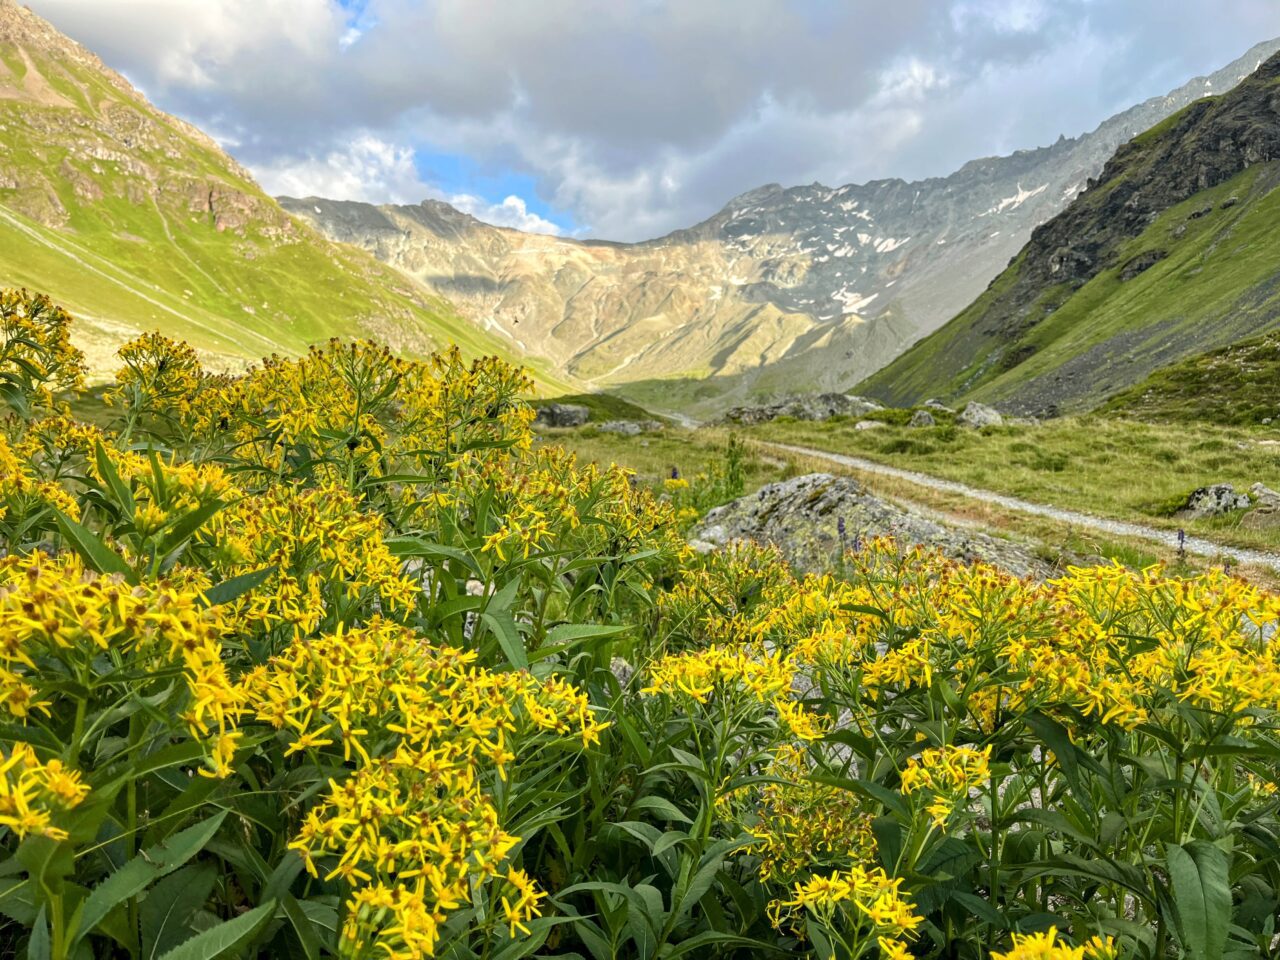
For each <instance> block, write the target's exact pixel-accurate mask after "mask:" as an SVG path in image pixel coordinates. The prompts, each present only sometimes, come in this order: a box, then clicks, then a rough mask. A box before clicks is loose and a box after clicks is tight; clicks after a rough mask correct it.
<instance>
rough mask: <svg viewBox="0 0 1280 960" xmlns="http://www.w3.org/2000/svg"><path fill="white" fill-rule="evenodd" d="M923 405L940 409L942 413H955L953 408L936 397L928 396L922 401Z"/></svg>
mask: <svg viewBox="0 0 1280 960" xmlns="http://www.w3.org/2000/svg"><path fill="white" fill-rule="evenodd" d="M924 406H926V407H928V408H929V409H930V410H940V411H941V412H943V413H955V410H954V409H952V408H951V407H948V406H947V405H946V404H945V403H943V402H942V401H941V400H939V399H938V398H937V397H930V398H929V399H928V400H926V401H925V402H924Z"/></svg>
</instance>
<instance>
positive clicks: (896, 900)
mask: <svg viewBox="0 0 1280 960" xmlns="http://www.w3.org/2000/svg"><path fill="white" fill-rule="evenodd" d="M901 887H902V880H901V879H900V878H894V877H890V876H888V875H887V874H886V873H885V872H884V871H883V870H881V869H880V868H879V867H874V868H872V869H867V868H865V867H862V866H854V867H851V868H850V869H849V870H845V871H836V872H835V873H832V874H829V875H825V876H815V877H813V878H811V879H810V880H808V881H806V882H804V883H796V884H795V886H794V887H793V888H792V894H793V896H792V898H791V899H790V900H775V901H773V902H772V903H770V905H769V916H770V919H771V920H772V921H773V925H774V926H775V927H777V928H779V929H781V928H782V927H783V926H784V925H785V924H786V923H788V922H791V923H793V924H795V923H796V922H797V920H798V917H799V916H800V915H803V914H805V913H808V914H809V915H811V916H812V917H813V919H814V920H816V921H817V922H818V923H819V924H820V925H821V926H822V927H824V928H825V929H826V930H827V931H828V933H829V935H831V936H836V937H838V938H840V939H841V940H843V941H844V942H845V945H846V948H847V949H848V952H849V955H851V956H860V955H861V949H860V948H861V947H863V946H864V945H866V944H870V943H873V942H874V943H876V944H877V946H879V948H880V951H881V955H882V956H884V957H889V958H898V957H908V956H909V954H908V953H907V946H906V944H905V943H904V942H903V938H905V937H908V936H910V935H911V933H912V931H914V930H915V929H916V928H917V927H918V926H920V924H921V923H923V922H924V918H923V917H921V916H919V915H917V914H916V912H915V906H914V905H913V904H912V903H911V901H910V900H909V899H907V898H905V897H904V896H903V895H902V892H901Z"/></svg>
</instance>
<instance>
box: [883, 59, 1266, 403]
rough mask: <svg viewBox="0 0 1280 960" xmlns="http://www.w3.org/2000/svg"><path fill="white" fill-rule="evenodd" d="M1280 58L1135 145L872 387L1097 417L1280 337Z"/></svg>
mask: <svg viewBox="0 0 1280 960" xmlns="http://www.w3.org/2000/svg"><path fill="white" fill-rule="evenodd" d="M1278 75H1280V59H1276V58H1273V59H1272V60H1270V61H1268V62H1267V63H1266V64H1264V65H1263V66H1262V68H1261V69H1260V70H1259V71H1258V73H1256V74H1255V75H1254V76H1253V77H1250V78H1249V79H1248V80H1246V81H1245V82H1244V83H1243V84H1241V86H1240V87H1238V88H1237V89H1236V90H1233V91H1232V92H1231V93H1228V94H1226V95H1224V96H1222V97H1218V98H1206V99H1205V100H1202V101H1199V102H1197V103H1195V104H1192V105H1191V106H1189V107H1187V108H1186V109H1185V110H1183V111H1182V112H1181V113H1179V114H1177V115H1175V116H1173V117H1170V118H1169V119H1168V120H1166V121H1164V122H1163V123H1161V124H1160V125H1158V126H1157V127H1155V128H1153V129H1152V130H1150V131H1148V132H1146V133H1144V134H1142V135H1141V136H1139V137H1137V138H1135V139H1134V140H1133V141H1132V142H1130V143H1129V144H1127V145H1126V146H1125V147H1123V148H1121V150H1120V151H1118V152H1117V154H1116V156H1115V157H1114V158H1113V159H1112V160H1111V161H1110V162H1109V163H1108V164H1107V167H1106V169H1105V170H1104V172H1103V174H1102V176H1101V178H1100V180H1099V182H1098V183H1096V184H1094V185H1092V186H1091V187H1090V188H1089V189H1088V190H1086V191H1085V192H1084V193H1083V194H1081V195H1080V196H1079V197H1078V198H1077V199H1076V200H1075V201H1074V202H1073V203H1072V204H1071V205H1070V206H1069V207H1068V208H1067V210H1066V211H1064V212H1063V213H1062V214H1060V215H1059V216H1058V217H1056V218H1054V219H1053V220H1051V221H1049V222H1048V223H1046V224H1044V225H1042V226H1041V227H1039V228H1037V230H1036V231H1035V233H1034V234H1033V235H1032V238H1031V241H1030V242H1029V243H1028V244H1027V246H1026V247H1025V248H1024V249H1023V250H1022V252H1021V253H1020V254H1019V256H1018V257H1017V258H1016V259H1015V260H1014V262H1013V263H1011V264H1010V266H1009V268H1008V269H1007V270H1005V272H1004V273H1002V274H1001V275H1000V276H999V277H997V278H996V280H995V281H994V282H993V283H992V285H991V287H990V288H989V289H988V290H987V291H986V292H985V293H983V294H982V296H980V297H979V298H978V299H977V300H976V301H975V302H974V303H973V304H972V305H970V306H969V307H968V308H967V309H966V310H965V311H963V312H962V313H961V314H959V315H958V316H957V317H956V318H955V319H954V320H952V321H951V322H950V323H948V324H947V325H946V326H944V327H943V328H942V329H940V330H939V331H937V332H936V333H934V334H933V335H932V336H930V337H928V338H926V339H924V340H922V341H920V342H919V343H917V344H916V345H915V346H913V347H912V348H911V349H910V350H909V351H907V353H905V354H903V356H901V357H900V358H898V359H897V360H896V361H894V362H893V363H892V364H890V365H889V366H888V367H886V368H885V369H883V370H881V371H880V372H879V373H877V374H875V375H874V376H872V377H871V378H869V379H868V380H866V381H864V383H863V384H862V385H861V386H860V387H859V388H858V391H859V392H865V393H869V394H871V395H873V396H877V397H880V398H883V399H885V400H888V401H889V402H892V403H896V404H909V403H914V402H919V401H920V400H922V399H924V398H925V397H928V396H935V395H938V396H943V397H948V398H952V399H959V398H966V399H977V400H983V401H986V402H990V403H995V404H997V405H1000V406H1002V407H1005V408H1007V409H1010V410H1013V411H1017V412H1030V413H1056V412H1066V411H1073V410H1082V409H1089V408H1092V407H1094V406H1096V405H1097V404H1098V403H1099V402H1100V401H1102V400H1104V399H1105V398H1106V397H1108V396H1110V395H1112V394H1114V393H1116V392H1118V391H1122V390H1125V389H1128V388H1129V387H1131V386H1132V385H1133V384H1135V383H1136V382H1138V381H1141V380H1143V379H1144V378H1145V377H1147V376H1148V375H1150V374H1151V373H1153V372H1154V371H1156V370H1158V369H1160V368H1162V367H1164V366H1165V365H1167V364H1170V363H1175V362H1177V361H1179V360H1182V359H1184V358H1186V357H1189V356H1195V355H1198V354H1201V353H1203V352H1205V351H1206V350H1212V349H1215V348H1220V347H1223V346H1225V345H1229V344H1232V343H1235V342H1237V341H1239V340H1242V339H1247V338H1250V337H1254V336H1257V335H1258V334H1260V333H1263V332H1266V331H1269V330H1273V329H1277V328H1280V245H1278V244H1276V243H1275V242H1274V236H1275V231H1276V228H1277V226H1280V191H1277V189H1276V188H1277V186H1280V97H1278V96H1277V93H1278V90H1277V86H1276V84H1277V76H1278Z"/></svg>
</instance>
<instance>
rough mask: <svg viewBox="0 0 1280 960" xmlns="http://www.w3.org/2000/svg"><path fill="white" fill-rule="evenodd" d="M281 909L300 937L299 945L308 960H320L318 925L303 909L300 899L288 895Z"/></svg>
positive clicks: (283, 899)
mask: <svg viewBox="0 0 1280 960" xmlns="http://www.w3.org/2000/svg"><path fill="white" fill-rule="evenodd" d="M280 907H281V909H283V910H284V915H285V916H286V917H288V918H289V923H290V924H291V925H292V926H293V932H294V933H296V934H297V935H298V943H299V944H300V945H301V946H302V952H303V953H304V954H306V957H307V960H319V957H320V954H321V947H320V937H319V935H318V934H317V933H316V925H315V924H314V923H313V922H312V921H311V918H310V917H308V916H307V914H306V911H304V910H303V909H302V904H301V903H299V902H298V898H297V897H295V896H294V895H293V894H291V893H286V894H285V895H284V897H282V898H281V900H280Z"/></svg>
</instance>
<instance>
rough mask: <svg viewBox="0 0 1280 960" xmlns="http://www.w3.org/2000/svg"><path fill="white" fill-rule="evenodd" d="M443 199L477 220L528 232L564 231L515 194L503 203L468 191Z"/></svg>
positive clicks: (553, 233) (558, 232)
mask: <svg viewBox="0 0 1280 960" xmlns="http://www.w3.org/2000/svg"><path fill="white" fill-rule="evenodd" d="M441 199H443V200H445V201H446V202H448V203H450V204H452V205H453V206H455V207H457V208H458V209H459V210H461V211H462V212H463V213H469V214H471V216H473V217H475V218H476V219H477V220H483V221H484V222H485V223H492V224H494V225H495V226H499V227H514V228H515V229H517V230H524V231H525V232H527V233H549V234H552V235H555V236H558V235H559V234H560V233H561V232H562V231H561V229H560V227H559V225H558V224H555V223H552V222H551V221H550V220H547V219H545V218H543V217H540V216H538V215H537V214H536V213H533V212H532V211H531V210H529V208H528V205H527V204H526V203H525V201H524V199H523V198H521V197H517V196H515V195H514V194H512V195H511V196H509V197H507V198H506V199H505V200H503V201H502V202H501V203H490V202H489V201H487V200H484V199H482V198H480V197H476V196H472V195H471V194H468V193H455V194H451V195H449V196H445V197H442V198H441Z"/></svg>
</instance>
